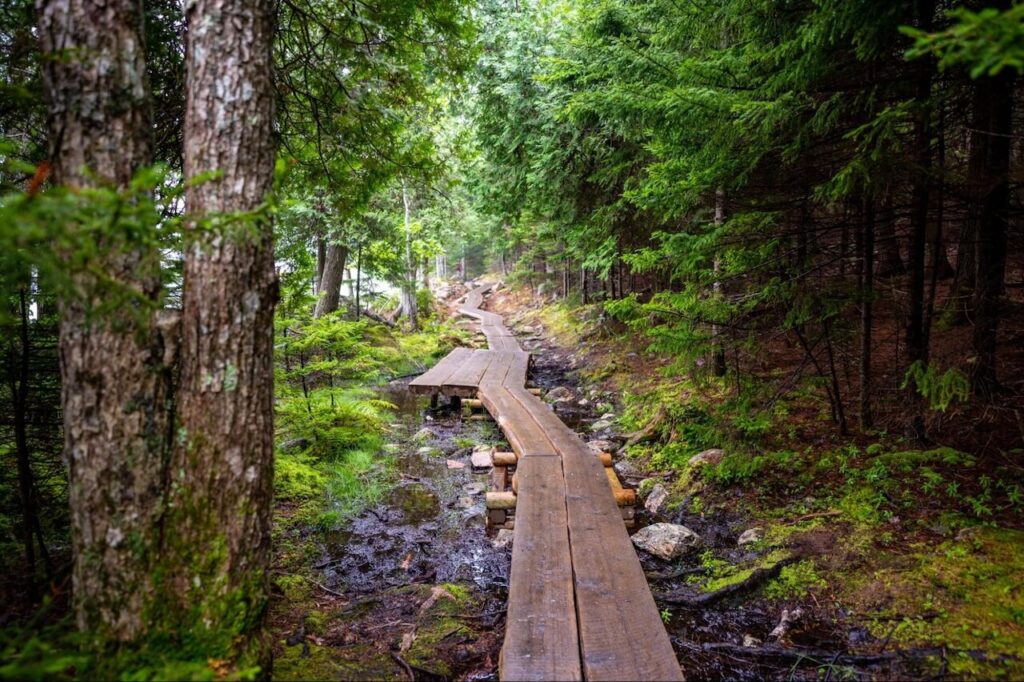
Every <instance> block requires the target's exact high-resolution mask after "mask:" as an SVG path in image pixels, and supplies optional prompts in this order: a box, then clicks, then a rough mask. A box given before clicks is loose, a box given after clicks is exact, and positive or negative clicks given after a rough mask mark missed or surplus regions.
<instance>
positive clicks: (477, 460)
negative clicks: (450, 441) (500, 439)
mask: <svg viewBox="0 0 1024 682" xmlns="http://www.w3.org/2000/svg"><path fill="white" fill-rule="evenodd" d="M493 453H494V446H493V445H477V446H476V447H475V448H473V454H472V455H470V456H469V461H470V464H471V465H472V467H473V471H477V472H480V471H488V470H490V468H491V464H492V463H491V455H492V454H493Z"/></svg>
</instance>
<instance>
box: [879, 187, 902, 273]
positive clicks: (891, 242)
mask: <svg viewBox="0 0 1024 682" xmlns="http://www.w3.org/2000/svg"><path fill="white" fill-rule="evenodd" d="M877 229H878V236H877V242H878V255H879V258H878V268H877V270H876V273H875V274H877V275H878V276H879V277H895V276H897V275H902V274H903V272H904V266H903V258H902V257H901V256H900V242H899V239H898V238H897V237H896V210H895V208H893V205H892V197H889V198H887V199H886V201H885V206H884V208H883V209H882V219H881V220H880V221H879V223H878V226H877Z"/></svg>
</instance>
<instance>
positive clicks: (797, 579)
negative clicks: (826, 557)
mask: <svg viewBox="0 0 1024 682" xmlns="http://www.w3.org/2000/svg"><path fill="white" fill-rule="evenodd" d="M825 587H828V583H827V582H826V581H825V580H824V579H823V578H822V577H821V576H820V575H818V572H817V571H816V570H815V566H814V561H813V560H810V559H805V560H804V561H799V562H797V563H795V564H791V565H789V566H783V567H782V571H781V572H780V573H779V577H778V578H775V579H774V580H772V581H771V582H769V583H768V584H767V585H766V586H765V588H764V595H765V596H766V597H768V598H769V599H793V598H798V597H804V596H806V595H807V593H808V592H809V591H811V590H818V589H823V588H825Z"/></svg>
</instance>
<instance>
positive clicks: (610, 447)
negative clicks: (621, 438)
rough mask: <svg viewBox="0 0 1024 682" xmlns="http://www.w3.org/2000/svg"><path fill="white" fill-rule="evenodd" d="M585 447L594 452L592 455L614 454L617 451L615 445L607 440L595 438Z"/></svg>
mask: <svg viewBox="0 0 1024 682" xmlns="http://www.w3.org/2000/svg"><path fill="white" fill-rule="evenodd" d="M587 447H588V448H590V449H591V450H593V451H594V454H597V453H599V452H611V453H614V452H615V451H616V450H618V449H619V446H618V445H617V444H616V443H613V442H612V441H610V440H608V439H607V438H595V439H594V440H592V441H590V442H588V443H587Z"/></svg>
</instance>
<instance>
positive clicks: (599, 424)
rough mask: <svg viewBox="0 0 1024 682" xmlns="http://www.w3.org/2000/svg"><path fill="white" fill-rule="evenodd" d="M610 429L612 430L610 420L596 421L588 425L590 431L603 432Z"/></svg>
mask: <svg viewBox="0 0 1024 682" xmlns="http://www.w3.org/2000/svg"><path fill="white" fill-rule="evenodd" d="M610 428H612V421H611V420H610V419H598V420H597V421H596V422H594V423H593V424H591V425H590V430H591V431H604V430H605V429H610Z"/></svg>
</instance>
